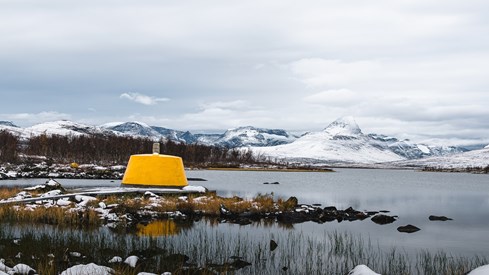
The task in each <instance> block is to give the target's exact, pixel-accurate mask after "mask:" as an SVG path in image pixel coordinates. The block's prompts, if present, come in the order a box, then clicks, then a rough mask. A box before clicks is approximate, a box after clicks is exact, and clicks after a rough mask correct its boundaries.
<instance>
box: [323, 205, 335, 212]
mask: <svg viewBox="0 0 489 275" xmlns="http://www.w3.org/2000/svg"><path fill="white" fill-rule="evenodd" d="M323 210H324V211H327V212H332V211H338V209H336V207H334V206H327V207H325V208H324V209H323Z"/></svg>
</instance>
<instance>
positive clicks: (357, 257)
mask: <svg viewBox="0 0 489 275" xmlns="http://www.w3.org/2000/svg"><path fill="white" fill-rule="evenodd" d="M222 227H228V229H229V230H228V231H226V230H222V229H223V228H222ZM133 230H134V229H133ZM255 231H259V233H257V232H255ZM135 232H136V233H135V234H133V233H127V232H113V231H111V230H109V229H108V228H101V229H96V230H89V231H87V230H76V229H67V228H57V227H55V226H34V225H12V224H5V223H3V224H0V258H3V259H5V263H6V264H8V265H9V266H13V265H14V264H17V263H25V264H28V265H30V266H32V267H34V268H37V270H38V272H40V274H56V273H57V272H60V271H62V270H64V269H66V268H67V267H69V266H71V265H73V264H77V263H90V262H95V263H97V264H101V265H106V266H111V267H113V268H114V269H115V270H116V271H117V273H118V274H137V273H138V272H141V271H145V272H154V273H162V272H165V271H170V272H172V273H173V274H195V273H194V272H196V271H197V270H199V272H200V274H215V273H219V272H223V271H224V272H231V273H236V274H280V273H281V272H283V270H287V273H290V274H346V273H348V271H349V270H350V269H352V268H353V267H354V266H355V265H358V264H366V265H368V266H369V267H371V268H372V269H373V270H375V271H377V272H379V273H381V274H464V273H465V272H468V271H470V270H471V269H473V268H475V267H477V266H480V265H482V264H486V263H487V260H486V259H484V258H478V257H475V258H470V259H469V258H457V257H451V255H448V254H445V253H442V252H440V253H437V254H430V253H427V252H422V251H420V252H419V253H418V255H417V256H416V257H409V256H408V255H407V254H405V253H403V252H399V251H396V250H395V249H392V250H391V251H382V250H381V249H380V248H379V247H378V246H376V245H375V244H372V243H371V241H370V240H368V239H364V238H363V237H362V236H359V235H353V234H349V233H345V232H342V233H339V232H328V231H326V230H325V231H324V232H322V233H321V234H318V235H315V236H310V235H309V236H308V235H304V234H303V233H301V232H300V231H299V230H287V229H284V228H282V229H281V230H278V228H277V227H273V226H272V227H264V225H263V224H262V225H248V226H238V225H217V226H216V224H215V221H210V220H201V221H199V222H194V223H192V222H190V223H189V222H186V223H184V224H180V222H175V221H172V220H163V221H157V222H154V223H150V224H146V225H139V226H136V228H135ZM270 240H274V241H275V242H276V243H277V244H278V246H277V248H276V249H275V250H273V251H272V250H271V249H270ZM72 252H78V253H80V254H81V255H80V256H79V255H78V254H77V253H72ZM130 255H136V256H138V257H139V258H140V259H141V260H140V262H138V265H137V266H136V268H134V269H133V268H130V267H128V266H126V265H124V264H120V263H119V264H109V263H108V261H109V259H112V258H113V257H114V256H121V257H122V258H124V257H127V256H130Z"/></svg>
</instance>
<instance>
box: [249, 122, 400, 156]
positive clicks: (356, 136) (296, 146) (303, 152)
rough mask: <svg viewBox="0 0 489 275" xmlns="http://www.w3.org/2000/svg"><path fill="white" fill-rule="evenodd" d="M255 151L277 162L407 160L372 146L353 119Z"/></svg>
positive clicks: (255, 149) (254, 149)
mask: <svg viewBox="0 0 489 275" xmlns="http://www.w3.org/2000/svg"><path fill="white" fill-rule="evenodd" d="M252 150H253V151H254V152H256V153H257V154H263V155H265V156H271V157H274V158H285V159H315V160H321V161H325V162H328V163H378V162H387V161H396V160H402V159H403V158H402V157H401V156H399V155H397V154H395V153H394V152H392V151H390V150H387V149H385V148H379V147H378V146H375V145H374V144H372V142H371V139H370V138H369V137H368V136H365V135H364V134H363V133H362V131H361V130H360V127H358V125H357V123H356V122H355V120H354V119H353V118H351V117H346V118H341V119H338V120H336V121H334V122H333V123H331V124H330V125H329V126H328V127H327V128H326V129H324V130H323V131H321V132H312V133H308V134H305V135H303V136H302V137H300V138H298V139H297V140H296V141H294V142H292V143H290V144H285V145H279V146H273V147H262V148H256V147H254V148H252Z"/></svg>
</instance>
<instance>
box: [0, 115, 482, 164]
mask: <svg viewBox="0 0 489 275" xmlns="http://www.w3.org/2000/svg"><path fill="white" fill-rule="evenodd" d="M1 130H7V131H9V132H12V133H14V134H16V135H18V136H20V137H22V138H29V137H30V136H36V135H40V134H44V133H45V134H48V135H53V134H56V135H72V136H79V135H92V134H102V135H118V136H120V135H127V136H137V137H147V138H151V139H153V140H155V141H157V140H172V141H175V142H182V143H187V144H204V145H211V146H224V147H228V148H240V147H241V148H252V150H253V152H255V153H256V154H259V155H263V156H269V157H272V158H279V159H287V160H298V161H303V162H318V161H319V162H322V163H331V164H345V163H346V164H351V163H360V164H370V163H381V162H382V163H383V162H398V161H405V160H413V159H424V158H427V157H434V156H446V155H448V154H454V153H461V152H463V151H464V150H463V149H461V148H460V147H446V146H445V147H441V146H431V145H426V144H415V143H412V142H410V141H409V140H398V139H397V138H395V137H389V136H385V135H379V134H364V133H363V132H362V130H361V129H360V127H359V126H358V124H357V123H356V122H355V120H354V118H352V117H344V118H341V119H338V120H336V121H334V122H332V123H331V124H330V125H329V126H328V127H326V128H325V129H324V130H322V131H319V132H308V133H305V134H303V135H302V136H300V137H297V136H295V135H293V134H291V133H289V132H287V131H284V130H280V129H264V128H255V127H251V126H247V127H239V128H235V129H230V130H227V131H225V132H224V133H222V134H193V133H190V132H189V131H178V130H173V129H168V128H163V127H157V126H150V125H147V124H145V123H141V122H118V123H108V124H104V125H101V126H92V125H86V124H82V123H76V122H71V121H66V120H60V121H54V122H46V123H41V124H37V125H34V126H32V127H28V128H20V127H17V126H16V125H15V124H14V123H12V122H7V121H1V122H0V131H1ZM479 148H481V147H479ZM486 149H488V148H487V147H486Z"/></svg>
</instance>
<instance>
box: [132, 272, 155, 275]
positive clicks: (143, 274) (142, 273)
mask: <svg viewBox="0 0 489 275" xmlns="http://www.w3.org/2000/svg"><path fill="white" fill-rule="evenodd" d="M137 275H158V274H156V273H149V272H139V273H138V274H137Z"/></svg>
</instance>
